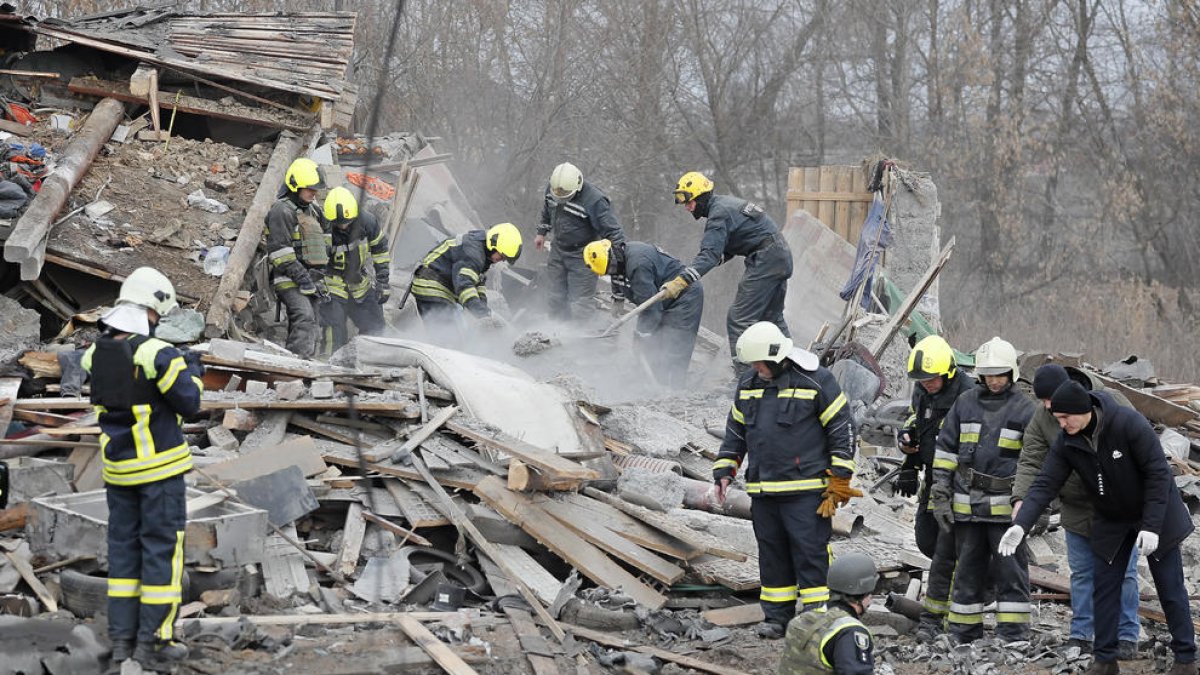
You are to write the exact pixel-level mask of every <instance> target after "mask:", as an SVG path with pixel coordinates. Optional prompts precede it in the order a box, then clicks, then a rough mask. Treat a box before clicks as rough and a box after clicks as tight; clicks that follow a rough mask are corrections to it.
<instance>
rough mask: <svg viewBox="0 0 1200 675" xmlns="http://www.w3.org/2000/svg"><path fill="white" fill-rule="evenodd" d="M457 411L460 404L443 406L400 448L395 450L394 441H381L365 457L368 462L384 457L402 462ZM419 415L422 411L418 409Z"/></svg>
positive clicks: (380, 459)
mask: <svg viewBox="0 0 1200 675" xmlns="http://www.w3.org/2000/svg"><path fill="white" fill-rule="evenodd" d="M456 412H458V406H454V405H452V406H450V407H448V408H443V409H442V410H441V412H439V413H438V414H436V415H434V416H433V419H431V420H429V421H428V422H426V423H425V425H424V426H422V427H421V428H420V429H417V431H416V432H415V433H413V435H411V436H409V437H408V440H406V441H404V443H403V444H402V445H401V446H400V447H399V448H397V449H395V450H393V448H395V446H394V445H393V444H392V443H381V444H379V445H377V446H375V447H374V448H372V449H371V450H367V451H364V452H363V459H364V460H366V461H368V462H379V461H382V460H383V459H384V458H390V459H391V461H392V462H395V463H401V462H402V460H403V459H404V458H405V457H407V456H408V455H410V454H411V453H412V451H413V450H415V449H416V448H417V446H419V445H421V443H424V442H425V439H427V438H429V437H430V436H432V435H433V434H434V432H436V431H437V430H438V429H439V428H441V426H442V425H443V424H445V423H446V421H447V420H449V419H450V418H451V417H453V416H454V413H456ZM419 415H420V412H419V411H418V416H419Z"/></svg>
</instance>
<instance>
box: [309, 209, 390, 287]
mask: <svg viewBox="0 0 1200 675" xmlns="http://www.w3.org/2000/svg"><path fill="white" fill-rule="evenodd" d="M329 243H330V255H329V266H328V267H327V268H326V273H325V286H326V288H328V289H329V293H330V295H333V296H335V297H338V298H342V299H343V300H349V299H351V298H353V299H355V300H361V299H363V298H364V297H366V295H367V293H369V292H370V290H371V287H372V286H375V285H378V286H381V287H386V286H387V285H388V280H389V278H390V276H391V266H392V256H391V254H390V253H389V252H388V239H387V234H385V233H384V232H383V230H382V228H380V227H379V221H378V220H377V219H376V218H375V214H373V213H366V212H363V213H360V214H359V215H358V217H357V218H355V219H354V221H353V222H352V223H350V226H349V227H347V228H346V229H342V228H340V227H337V226H333V227H331V228H330V235H329Z"/></svg>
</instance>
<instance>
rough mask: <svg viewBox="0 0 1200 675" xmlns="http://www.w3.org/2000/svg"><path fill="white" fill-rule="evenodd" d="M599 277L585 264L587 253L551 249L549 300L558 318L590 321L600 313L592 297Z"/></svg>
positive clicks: (547, 263)
mask: <svg viewBox="0 0 1200 675" xmlns="http://www.w3.org/2000/svg"><path fill="white" fill-rule="evenodd" d="M598 279H599V277H597V276H596V274H595V273H594V272H592V270H590V269H588V266H587V263H585V262H583V250H582V249H581V250H578V251H562V250H559V248H558V247H556V246H551V247H550V258H549V260H547V261H546V284H545V285H546V300H547V302H548V303H549V306H550V316H551V318H555V319H570V318H571V316H572V315H574V316H575V318H585V319H586V318H588V317H589V316H590V315H592V314H594V313H595V312H596V304H595V302H594V301H593V300H592V298H593V297H594V296H595V295H596V281H597V280H598Z"/></svg>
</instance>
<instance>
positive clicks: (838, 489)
mask: <svg viewBox="0 0 1200 675" xmlns="http://www.w3.org/2000/svg"><path fill="white" fill-rule="evenodd" d="M825 473H827V474H829V486H828V487H826V488H825V492H824V493H823V495H822V496H824V497H825V501H823V502H821V505H820V506H818V507H817V514H818V515H820V516H821V517H822V518H832V517H833V514H835V513H837V510H838V507H839V506H842V505H844V504H846V503H847V502H849V501H850V498H851V497H861V496H863V493H862V491H861V490H856V489H855V488H852V487H850V477H849V476H847V477H845V478H842V477H840V476H835V475H833V472H832V471H830V470H829V469H826V470H825Z"/></svg>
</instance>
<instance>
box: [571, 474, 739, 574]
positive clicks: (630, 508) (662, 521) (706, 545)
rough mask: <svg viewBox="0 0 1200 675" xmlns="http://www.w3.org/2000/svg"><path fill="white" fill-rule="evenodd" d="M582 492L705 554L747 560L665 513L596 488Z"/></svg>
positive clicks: (711, 537)
mask: <svg viewBox="0 0 1200 675" xmlns="http://www.w3.org/2000/svg"><path fill="white" fill-rule="evenodd" d="M583 492H584V494H586V495H588V496H589V497H593V498H595V499H598V500H600V501H602V502H604V503H606V504H608V505H609V506H613V507H616V508H617V509H620V510H621V511H624V512H625V513H627V514H629V515H631V516H633V517H634V518H637V519H638V520H640V521H642V522H643V523H646V524H647V525H650V526H651V527H655V528H658V529H659V530H662V531H663V532H665V533H667V534H669V535H671V536H672V537H675V538H676V539H681V540H683V541H686V542H688V543H689V544H693V545H694V546H697V547H698V548H702V549H704V552H705V553H709V554H711V555H715V556H717V557H719V558H726V559H729V560H736V561H738V562H743V561H745V560H746V558H747V556H746V554H745V553H742V552H741V551H735V550H734V549H732V548H730V547H729V546H728V545H727V544H726V543H725V542H723V541H721V540H720V539H717V538H716V537H714V536H712V535H709V534H706V533H703V532H696V531H693V530H691V529H689V528H688V527H687V526H685V525H683V524H681V523H679V522H677V521H675V520H673V519H672V518H671V517H670V516H668V515H667V514H665V513H659V512H658V511H651V510H650V509H648V508H646V507H644V506H638V505H637V504H630V503H629V502H626V501H625V500H624V499H621V498H620V497H614V496H613V495H610V494H608V493H607V492H601V491H600V490H597V489H596V488H590V487H589V488H584V489H583Z"/></svg>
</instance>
